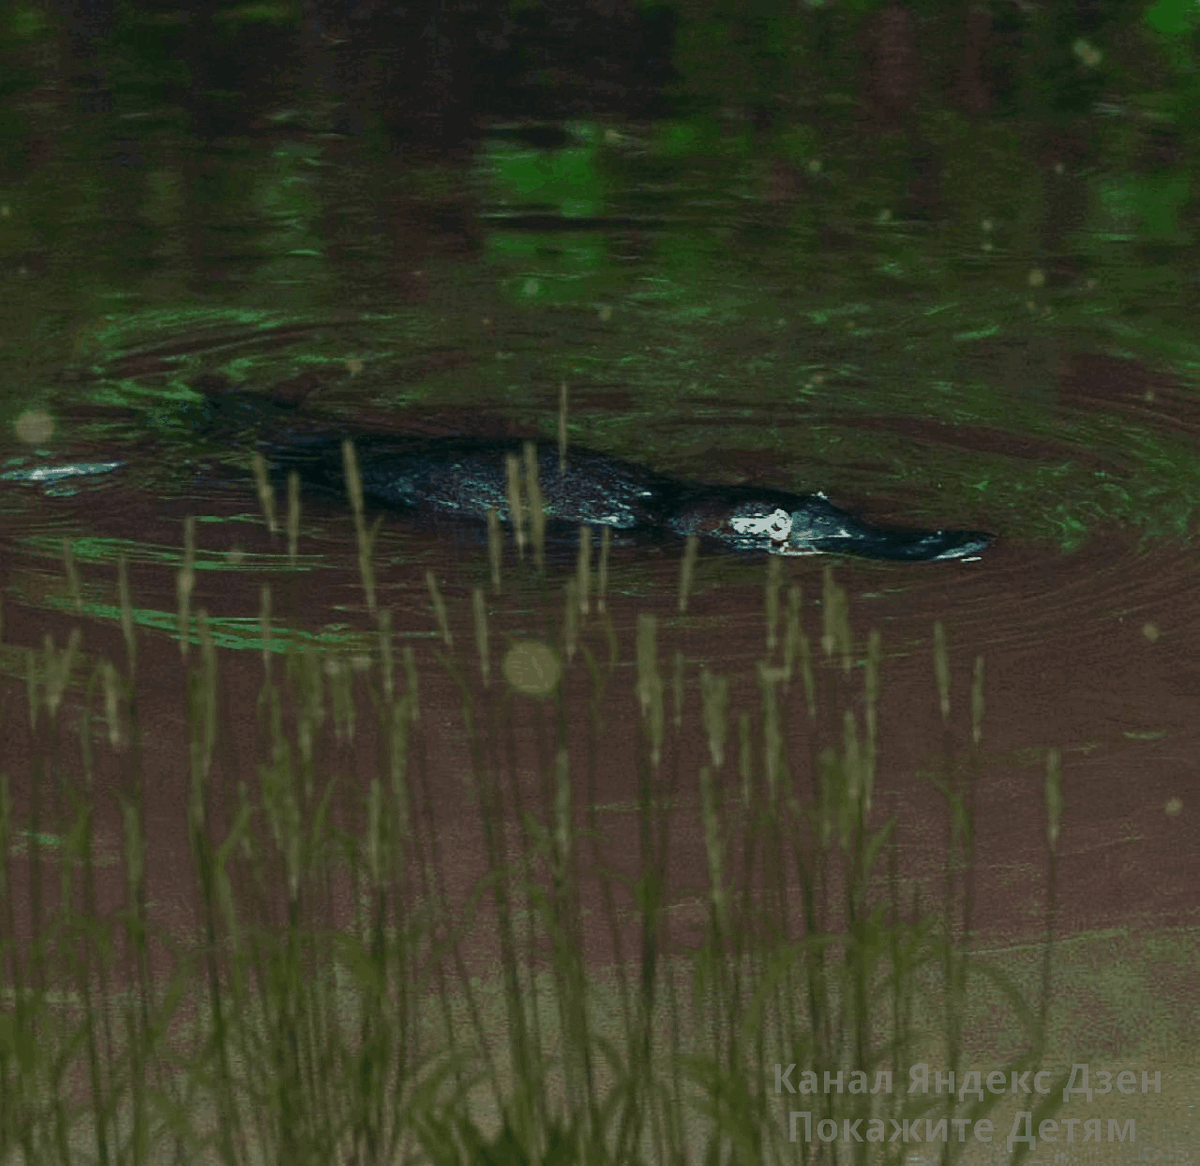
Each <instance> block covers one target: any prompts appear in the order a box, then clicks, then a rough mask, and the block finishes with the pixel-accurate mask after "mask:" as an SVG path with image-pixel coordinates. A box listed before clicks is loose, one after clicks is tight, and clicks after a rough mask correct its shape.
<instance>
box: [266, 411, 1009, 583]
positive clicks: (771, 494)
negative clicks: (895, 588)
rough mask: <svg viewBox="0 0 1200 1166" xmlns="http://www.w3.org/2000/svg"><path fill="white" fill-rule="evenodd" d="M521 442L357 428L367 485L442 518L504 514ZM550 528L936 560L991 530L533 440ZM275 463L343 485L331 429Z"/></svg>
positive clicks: (383, 499) (291, 445)
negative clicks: (889, 524)
mask: <svg viewBox="0 0 1200 1166" xmlns="http://www.w3.org/2000/svg"><path fill="white" fill-rule="evenodd" d="M522 448H523V443H522V442H520V441H508V440H493V439H484V438H466V437H444V438H406V437H393V436H390V435H383V434H377V433H369V434H365V435H362V436H360V437H357V438H356V439H355V450H356V453H357V458H358V466H359V471H360V474H361V477H362V488H363V494H364V496H365V497H366V498H367V499H369V500H371V501H373V502H375V503H377V504H382V505H384V506H387V507H391V508H396V509H400V510H403V511H408V512H412V513H414V514H426V515H430V516H433V517H439V518H450V519H456V518H457V519H472V520H477V521H478V520H482V519H484V518H486V515H487V511H488V509H489V508H494V509H495V510H496V512H497V514H498V515H499V517H500V519H501V521H504V522H508V521H510V515H509V505H508V490H507V472H506V467H505V459H506V457H507V455H509V454H516V455H518V456H521V455H522ZM536 449H537V463H538V481H539V486H540V489H541V493H542V496H543V501H544V510H545V514H546V519H547V533H548V534H549V535H550V536H551V537H554V536H556V535H567V534H571V535H573V534H574V533H575V531H576V530H577V529H578V527H579V526H580V525H588V526H592V527H605V526H608V527H612V528H614V530H615V531H616V532H623V533H628V534H631V535H635V536H638V535H648V536H664V535H676V536H682V537H686V536H687V535H691V534H695V535H698V536H699V537H700V538H701V539H702V540H704V542H705V543H707V544H709V545H711V546H713V547H714V548H723V549H725V550H727V551H734V552H743V553H749V552H767V553H770V554H776V555H811V554H822V553H825V554H845V555H858V556H862V557H865V558H870V559H895V560H909V561H940V560H943V559H962V558H966V557H968V556H971V555H975V554H978V553H979V552H980V551H982V550H983V549H984V548H985V547H986V546H988V544H989V543H991V542H992V539H993V536H992V535H990V534H987V533H985V532H983V531H973V530H924V531H920V530H916V531H914V530H898V529H884V528H880V527H873V526H869V525H866V524H865V523H863V522H861V521H859V520H858V519H856V518H854V517H853V516H852V515H850V514H848V513H847V512H846V511H844V510H841V509H839V508H838V507H837V506H835V505H834V504H833V503H832V502H830V501H829V499H828V498H826V497H825V496H824V494H820V493H817V494H793V493H789V492H787V491H783V490H771V489H761V488H759V487H757V486H713V485H703V484H688V483H685V482H679V481H676V480H675V479H673V478H668V477H666V476H665V475H662V474H658V473H655V472H654V471H652V470H649V469H646V468H645V467H643V466H637V465H634V464H632V463H630V462H625V461H621V460H620V459H619V458H615V457H611V456H609V455H607V454H603V453H597V452H595V451H593V450H588V449H580V448H577V447H570V448H569V449H568V451H567V456H566V464H565V472H563V471H560V464H559V452H558V447H557V445H555V444H553V443H551V442H538V443H536ZM265 452H266V454H267V456H268V457H269V458H270V460H271V461H272V462H273V463H274V465H275V467H276V469H278V470H289V469H296V470H297V471H298V472H299V473H300V476H301V478H302V479H303V480H305V481H308V482H311V483H314V484H317V485H320V486H324V487H327V488H331V489H335V490H339V491H341V490H344V480H343V469H342V448H341V439H340V437H333V436H327V435H308V436H295V435H292V436H291V437H289V438H287V439H286V440H278V439H277V440H274V441H269V442H267V444H266V446H265Z"/></svg>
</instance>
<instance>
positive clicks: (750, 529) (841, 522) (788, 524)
mask: <svg viewBox="0 0 1200 1166" xmlns="http://www.w3.org/2000/svg"><path fill="white" fill-rule="evenodd" d="M669 525H670V526H671V527H672V529H674V530H675V531H676V533H678V534H685V535H686V534H698V535H701V536H702V537H705V538H708V539H710V540H713V541H715V542H719V543H721V544H723V545H724V546H726V547H728V548H729V549H730V550H737V551H755V550H757V551H766V552H767V553H769V554H774V555H817V554H841V555H857V556H861V557H865V558H870V559H900V560H904V559H907V560H917V561H937V560H943V559H962V558H967V557H968V556H970V555H974V554H978V553H979V552H980V551H982V550H983V549H984V548H985V547H986V546H987V545H988V544H989V543H990V542H991V541H992V537H993V536H992V535H990V534H987V533H985V532H983V531H965V530H924V531H920V530H888V529H882V528H879V527H872V526H866V525H864V524H863V523H861V522H859V521H858V520H857V519H856V518H854V517H853V516H852V515H850V514H848V513H847V512H846V511H844V510H841V509H839V508H838V507H837V506H835V505H834V504H833V503H832V502H830V501H829V499H828V498H826V497H825V495H824V494H803V495H799V494H787V493H784V492H782V491H762V492H758V491H756V492H755V493H753V494H747V495H745V496H736V495H734V494H733V492H732V491H726V492H724V493H722V494H716V493H713V494H708V495H702V496H699V497H696V498H693V499H691V500H690V502H689V504H688V505H686V506H685V507H683V508H682V509H681V511H680V512H679V514H678V515H677V516H676V517H675V518H674V520H673V521H671V522H670V523H669Z"/></svg>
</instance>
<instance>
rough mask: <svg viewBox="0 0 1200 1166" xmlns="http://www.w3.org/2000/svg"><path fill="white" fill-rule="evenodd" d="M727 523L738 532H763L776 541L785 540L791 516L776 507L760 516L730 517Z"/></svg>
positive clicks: (788, 534) (790, 526)
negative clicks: (767, 513) (770, 512)
mask: <svg viewBox="0 0 1200 1166" xmlns="http://www.w3.org/2000/svg"><path fill="white" fill-rule="evenodd" d="M729 525H730V526H732V527H733V529H734V530H736V531H737V532H738V534H765V535H769V536H770V537H771V538H773V539H774V540H775V541H776V542H786V541H787V540H788V537H789V536H790V535H791V533H792V516H791V515H790V514H789V513H788V512H787V511H786V510H784V509H783V507H778V508H777V509H776V510H775V512H774V514H769V515H765V516H764V517H762V518H731V519H730V520H729Z"/></svg>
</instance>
